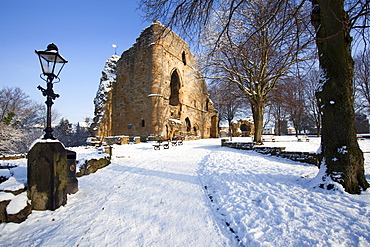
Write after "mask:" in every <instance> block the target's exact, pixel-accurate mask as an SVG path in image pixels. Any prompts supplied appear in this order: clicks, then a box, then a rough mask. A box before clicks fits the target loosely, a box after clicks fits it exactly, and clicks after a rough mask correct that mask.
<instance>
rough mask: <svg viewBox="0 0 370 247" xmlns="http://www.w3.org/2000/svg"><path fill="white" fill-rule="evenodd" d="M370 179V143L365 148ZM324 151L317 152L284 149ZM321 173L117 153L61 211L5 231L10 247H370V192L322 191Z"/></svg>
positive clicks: (212, 146) (290, 166) (237, 157)
mask: <svg viewBox="0 0 370 247" xmlns="http://www.w3.org/2000/svg"><path fill="white" fill-rule="evenodd" d="M359 143H360V146H361V148H362V150H363V151H366V153H365V154H364V155H365V173H366V177H367V178H368V179H369V180H370V153H369V151H370V140H365V141H360V142H359ZM270 144H271V145H279V146H287V149H290V150H305V151H314V150H315V149H317V148H318V145H319V140H318V139H317V140H315V139H312V140H311V141H310V142H309V143H303V142H300V143H299V142H296V141H295V142H294V141H289V140H288V141H287V142H277V143H266V145H270ZM317 172H318V169H317V167H315V166H312V165H307V164H304V163H298V162H293V161H290V160H287V159H283V158H279V157H273V156H267V155H262V154H258V153H255V152H253V151H246V150H236V149H230V148H226V147H221V146H220V139H214V140H212V139H208V140H198V141H188V142H185V143H184V145H183V146H178V147H172V146H171V147H170V149H168V150H163V149H161V150H159V151H155V150H153V147H152V145H151V144H147V143H141V144H135V145H122V146H115V147H114V153H113V159H112V164H111V165H109V166H108V167H105V168H103V169H101V170H99V171H97V172H96V173H94V174H91V175H88V176H84V177H81V178H79V189H80V190H79V191H78V192H77V193H76V194H74V195H70V196H68V202H67V205H66V206H64V207H61V208H59V209H57V210H56V211H43V212H38V211H33V213H32V214H31V215H30V216H29V217H28V219H27V220H26V221H25V222H23V223H21V224H15V223H7V224H0V246H53V247H54V246H63V247H64V246H99V247H100V246H114V247H115V246H135V247H136V246H144V247H146V246H155V247H157V246H158V247H162V246H171V247H172V246H191V247H193V246H196V247H198V246H201V247H203V246H207V247H208V246H252V247H259V246H299V247H301V246H333V247H334V246H335V247H338V246H343V247H346V246H360V247H365V246H366V247H367V246H370V192H368V191H367V192H363V193H362V194H361V195H349V194H346V193H343V192H342V191H339V190H338V191H327V190H323V189H319V188H314V185H315V179H314V178H315V176H316V174H317Z"/></svg>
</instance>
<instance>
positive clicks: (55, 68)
mask: <svg viewBox="0 0 370 247" xmlns="http://www.w3.org/2000/svg"><path fill="white" fill-rule="evenodd" d="M35 52H36V54H37V55H38V56H39V60H40V64H41V69H42V74H41V75H40V77H41V79H43V80H44V81H46V89H45V88H43V87H41V86H38V87H37V89H39V90H40V91H41V92H42V95H44V96H45V97H46V101H45V104H46V106H47V116H46V128H45V129H44V131H45V135H44V138H43V139H55V138H54V137H53V134H52V132H53V129H52V128H51V106H52V105H53V104H54V103H53V100H55V99H56V98H58V97H59V94H55V93H54V90H53V80H54V79H55V78H57V79H58V82H59V80H60V79H59V77H58V76H59V74H60V72H61V71H62V69H63V67H64V65H65V64H66V63H67V62H68V61H67V60H65V59H64V58H63V57H62V55H60V54H59V52H58V47H57V46H56V45H55V44H54V43H51V44H49V45H48V46H47V48H46V50H45V51H35ZM42 76H45V77H46V79H45V78H43V77H42Z"/></svg>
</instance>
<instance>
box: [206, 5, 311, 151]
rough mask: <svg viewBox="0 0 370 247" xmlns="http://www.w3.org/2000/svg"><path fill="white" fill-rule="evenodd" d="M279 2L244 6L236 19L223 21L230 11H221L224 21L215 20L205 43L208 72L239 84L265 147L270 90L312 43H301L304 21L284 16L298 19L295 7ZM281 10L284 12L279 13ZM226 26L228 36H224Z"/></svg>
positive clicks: (255, 135)
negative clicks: (266, 111)
mask: <svg viewBox="0 0 370 247" xmlns="http://www.w3.org/2000/svg"><path fill="white" fill-rule="evenodd" d="M276 4H278V1H270V2H268V3H266V1H262V0H257V1H251V2H248V3H245V4H243V8H241V9H236V10H235V13H234V16H233V17H234V19H233V20H229V19H227V18H226V19H225V16H227V14H225V12H227V10H220V11H218V12H217V16H220V19H218V20H217V21H214V22H213V25H212V26H210V28H209V29H208V30H207V32H206V33H205V35H206V39H205V41H204V42H202V43H203V44H205V45H206V46H207V47H206V51H207V53H208V54H209V55H208V57H207V59H206V61H207V66H208V67H211V68H212V69H210V70H209V69H208V70H206V72H205V73H206V74H207V72H209V74H211V75H209V76H214V77H218V78H222V79H224V80H225V79H226V80H228V81H230V82H232V83H235V84H236V85H237V86H238V87H239V89H240V90H241V91H242V92H243V93H244V94H245V96H246V97H247V99H248V101H249V104H250V106H251V109H252V114H253V119H254V125H255V132H254V141H255V143H256V144H260V143H262V139H261V137H262V131H263V123H264V111H265V107H266V105H267V104H268V102H269V97H270V96H269V95H270V93H271V91H272V90H273V88H274V87H275V84H276V82H277V81H278V80H279V79H281V78H282V77H284V76H286V75H287V73H288V71H289V69H290V67H291V66H292V65H293V64H295V63H297V62H298V61H299V60H300V59H302V58H303V56H300V58H299V59H298V53H299V52H300V51H301V50H302V49H303V48H305V47H307V45H308V42H307V40H305V41H304V42H303V40H300V39H298V37H301V31H300V30H301V28H302V25H303V24H304V23H302V22H300V21H298V20H297V19H295V18H291V19H287V18H286V16H287V15H289V16H294V14H295V11H296V9H295V8H294V7H292V6H288V5H284V4H283V5H282V6H279V7H278V6H277V5H276ZM277 7H278V8H280V9H279V11H278V13H275V11H276V9H275V8H277ZM271 16H274V18H273V19H271ZM226 25H228V30H227V32H225V33H224V34H223V35H222V36H220V34H219V33H220V32H222V28H223V27H224V26H226ZM217 30H219V31H217ZM207 41H208V42H207ZM215 43H217V46H216V47H215V45H214V44H215Z"/></svg>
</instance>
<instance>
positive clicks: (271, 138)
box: [262, 135, 275, 142]
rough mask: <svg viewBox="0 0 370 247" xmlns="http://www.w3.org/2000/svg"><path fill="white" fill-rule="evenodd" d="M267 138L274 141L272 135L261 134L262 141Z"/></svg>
mask: <svg viewBox="0 0 370 247" xmlns="http://www.w3.org/2000/svg"><path fill="white" fill-rule="evenodd" d="M268 140H270V141H272V142H275V136H274V135H262V141H263V142H266V141H268Z"/></svg>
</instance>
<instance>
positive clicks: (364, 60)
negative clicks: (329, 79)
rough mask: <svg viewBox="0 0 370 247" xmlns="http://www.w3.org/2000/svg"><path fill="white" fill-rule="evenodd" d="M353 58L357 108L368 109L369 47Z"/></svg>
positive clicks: (369, 103)
mask: <svg viewBox="0 0 370 247" xmlns="http://www.w3.org/2000/svg"><path fill="white" fill-rule="evenodd" d="M354 60H355V75H354V81H355V91H356V93H357V95H358V98H359V108H367V109H368V110H369V109H370V49H369V50H365V51H363V52H361V53H359V54H357V56H356V57H355V58H354Z"/></svg>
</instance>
